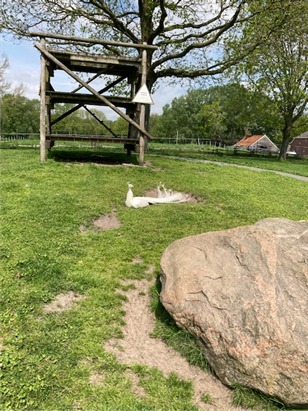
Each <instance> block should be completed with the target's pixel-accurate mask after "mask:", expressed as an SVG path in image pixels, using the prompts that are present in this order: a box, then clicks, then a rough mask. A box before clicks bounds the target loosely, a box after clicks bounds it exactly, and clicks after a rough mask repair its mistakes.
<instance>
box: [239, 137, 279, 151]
mask: <svg viewBox="0 0 308 411" xmlns="http://www.w3.org/2000/svg"><path fill="white" fill-rule="evenodd" d="M233 147H234V148H246V149H247V150H250V151H255V152H256V153H279V148H278V147H277V146H276V145H275V144H274V143H273V142H272V141H271V140H270V139H269V138H268V137H267V136H266V135H265V134H264V135H262V136H260V135H258V136H257V135H254V136H245V137H243V138H242V139H241V140H240V141H239V142H238V143H236V144H234V145H233Z"/></svg>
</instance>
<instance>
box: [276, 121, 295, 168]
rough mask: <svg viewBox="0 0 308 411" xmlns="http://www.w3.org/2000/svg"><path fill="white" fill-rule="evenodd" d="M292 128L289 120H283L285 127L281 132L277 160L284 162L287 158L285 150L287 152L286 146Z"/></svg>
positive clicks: (291, 122)
mask: <svg viewBox="0 0 308 411" xmlns="http://www.w3.org/2000/svg"><path fill="white" fill-rule="evenodd" d="M292 126H293V121H292V119H290V118H286V119H285V126H284V128H283V130H282V135H283V138H282V144H281V148H280V153H279V157H278V158H279V160H285V159H286V158H287V150H288V145H289V141H290V137H291V130H292Z"/></svg>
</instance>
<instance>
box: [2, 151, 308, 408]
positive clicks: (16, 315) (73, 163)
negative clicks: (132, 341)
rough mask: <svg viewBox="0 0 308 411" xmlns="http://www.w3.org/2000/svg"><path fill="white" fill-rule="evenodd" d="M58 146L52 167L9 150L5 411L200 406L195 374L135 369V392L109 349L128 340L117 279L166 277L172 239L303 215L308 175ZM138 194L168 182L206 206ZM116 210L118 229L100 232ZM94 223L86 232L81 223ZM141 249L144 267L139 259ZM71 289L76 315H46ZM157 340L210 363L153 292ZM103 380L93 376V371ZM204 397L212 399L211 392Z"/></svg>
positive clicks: (5, 166)
mask: <svg viewBox="0 0 308 411" xmlns="http://www.w3.org/2000/svg"><path fill="white" fill-rule="evenodd" d="M150 160H151V163H152V164H153V167H144V168H140V167H137V166H136V167H133V166H130V167H127V166H125V165H122V163H127V162H129V161H130V162H131V163H132V165H136V164H137V163H138V161H137V158H136V157H134V156H132V158H131V160H128V159H127V157H126V156H125V155H119V154H114V153H112V154H111V155H109V154H108V153H106V152H98V151H90V150H87V151H86V152H81V151H78V152H74V151H69V150H62V151H60V150H59V149H56V150H54V151H53V152H52V155H51V156H50V157H49V158H48V160H47V162H46V163H45V164H42V163H40V161H39V152H38V150H29V149H17V150H2V152H1V240H2V244H1V246H2V251H1V274H2V276H1V282H2V333H1V334H2V342H1V344H2V346H3V348H4V351H3V358H2V364H3V370H2V378H1V380H2V409H3V410H46V411H48V410H63V409H65V410H73V409H84V410H113V411H114V410H166V409H168V410H184V409H185V410H186V409H190V410H194V409H196V407H195V406H194V404H193V403H192V394H193V388H192V384H191V382H187V381H183V380H180V379H179V378H178V377H177V376H175V375H172V376H170V377H169V378H165V377H164V376H163V375H162V373H161V372H160V371H158V370H156V369H150V368H148V367H144V366H138V365H136V367H135V368H134V369H133V371H134V372H135V373H136V374H138V376H139V378H140V385H141V386H142V387H143V388H144V390H145V393H146V394H145V396H143V397H138V396H136V395H135V394H134V393H133V392H132V390H131V383H130V380H129V378H128V377H127V374H126V373H127V365H125V364H120V363H119V362H118V361H117V360H116V358H115V357H114V356H113V355H112V354H110V353H108V352H106V351H105V350H104V347H103V345H104V342H105V341H108V340H109V339H110V338H115V337H116V338H121V337H122V330H121V326H122V325H123V310H122V301H123V298H124V297H123V296H122V295H121V294H119V293H118V291H117V290H118V288H119V287H120V281H121V280H126V279H142V278H148V279H149V278H150V277H152V276H153V274H149V273H146V267H147V266H148V265H149V264H152V265H153V266H154V267H155V269H154V276H157V277H158V276H159V261H160V257H161V255H162V252H163V251H164V249H165V248H166V247H167V246H168V245H169V244H170V243H171V242H173V241H174V240H176V239H178V238H181V237H185V236H188V235H194V234H199V233H203V232H207V231H215V230H221V229H227V228H231V227H236V226H242V225H247V224H253V223H254V222H256V221H257V220H259V219H261V218H266V217H284V218H290V219H292V220H299V219H307V215H308V210H307V194H308V188H307V187H308V186H307V183H305V182H302V181H297V180H293V179H291V178H286V177H282V176H279V175H275V174H273V173H270V172H268V173H267V172H264V173H256V172H254V171H250V170H244V169H239V168H235V167H221V166H218V165H215V164H202V163H188V162H185V161H179V160H172V159H165V158H156V157H153V158H151V159H150ZM127 181H130V182H132V183H133V184H134V192H135V194H136V195H142V194H143V193H145V192H146V191H147V190H149V189H151V188H154V187H156V186H157V184H158V183H159V182H160V181H162V182H164V183H165V185H166V187H168V188H172V189H175V190H178V191H183V192H187V193H193V194H194V195H195V196H196V197H198V198H199V200H200V202H198V203H194V204H193V203H188V204H184V205H170V204H169V205H161V206H153V207H149V208H145V209H137V210H136V209H130V208H127V207H126V206H125V204H124V200H125V196H126V192H127V185H126V182H127ZM112 210H115V213H116V215H117V217H118V218H119V220H120V222H121V226H120V228H117V229H115V230H108V231H102V232H99V231H92V230H91V229H90V227H91V222H92V220H93V219H95V218H97V217H98V216H100V215H102V214H107V213H110V212H111V211H112ZM81 225H84V226H85V227H87V228H88V230H86V231H85V232H83V233H82V232H81V231H80V226H81ZM136 257H140V258H141V259H142V260H143V263H142V264H133V263H132V261H133V259H134V258H136ZM69 290H72V291H74V292H75V293H77V294H80V295H82V296H83V297H84V299H83V300H81V301H79V302H78V303H76V305H75V306H74V307H73V309H71V310H70V311H65V312H62V313H52V314H45V313H44V312H43V307H44V304H45V303H47V302H50V301H52V300H53V298H54V297H55V296H56V295H58V294H59V293H65V292H68V291H69ZM152 296H153V302H152V305H153V310H154V311H156V314H157V318H158V320H157V327H156V330H155V332H154V335H155V336H156V337H161V338H163V339H164V340H165V341H166V342H167V343H168V344H170V345H172V346H178V347H179V346H180V348H181V350H180V351H181V352H182V354H183V355H185V356H186V357H187V358H188V360H189V361H190V362H191V363H192V364H198V365H199V366H201V367H202V368H203V369H204V370H206V369H207V367H208V364H207V363H206V360H205V359H204V357H203V356H202V355H201V354H200V350H198V349H197V347H196V345H195V343H194V341H193V339H192V338H191V337H190V335H189V334H187V333H184V332H182V331H180V330H178V329H177V327H176V326H175V325H174V323H173V322H172V321H171V319H170V317H168V316H167V315H166V312H164V311H163V310H162V307H161V306H160V303H159V298H158V296H159V285H158V288H155V287H154V288H153V289H152ZM94 372H97V373H99V375H102V376H103V377H104V380H103V383H102V384H101V385H93V384H90V383H89V377H90V375H91V373H94ZM204 398H208V397H207V396H206V393H205V394H204Z"/></svg>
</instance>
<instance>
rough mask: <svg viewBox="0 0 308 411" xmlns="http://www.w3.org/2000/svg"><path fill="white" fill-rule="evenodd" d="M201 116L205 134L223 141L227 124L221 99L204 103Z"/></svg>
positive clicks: (207, 136)
mask: <svg viewBox="0 0 308 411" xmlns="http://www.w3.org/2000/svg"><path fill="white" fill-rule="evenodd" d="M200 117H201V119H202V123H203V127H202V128H203V131H204V133H203V134H204V136H205V137H206V138H209V139H213V140H216V141H218V142H220V143H222V142H223V141H224V135H225V132H226V130H227V126H226V118H225V114H224V112H223V109H222V107H221V105H220V101H219V99H218V100H216V101H214V102H213V103H210V104H205V105H203V106H202V107H201V110H200Z"/></svg>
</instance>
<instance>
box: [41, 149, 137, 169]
mask: <svg viewBox="0 0 308 411" xmlns="http://www.w3.org/2000/svg"><path fill="white" fill-rule="evenodd" d="M48 159H53V160H55V161H63V162H67V163H71V162H79V163H96V164H106V165H120V164H123V163H126V164H133V165H138V158H137V156H136V155H134V154H133V155H131V156H127V154H126V153H114V152H97V151H93V150H71V149H69V150H52V151H50V152H49V153H48Z"/></svg>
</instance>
